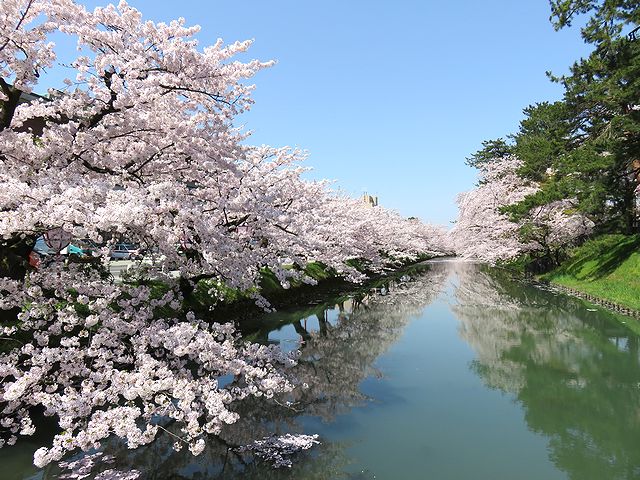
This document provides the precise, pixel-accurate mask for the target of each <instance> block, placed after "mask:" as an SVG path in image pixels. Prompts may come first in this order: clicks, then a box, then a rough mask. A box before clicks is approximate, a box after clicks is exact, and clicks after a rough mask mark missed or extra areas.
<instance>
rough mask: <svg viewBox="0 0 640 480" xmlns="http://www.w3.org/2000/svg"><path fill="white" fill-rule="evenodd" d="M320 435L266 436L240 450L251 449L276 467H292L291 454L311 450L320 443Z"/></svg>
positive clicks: (288, 434)
mask: <svg viewBox="0 0 640 480" xmlns="http://www.w3.org/2000/svg"><path fill="white" fill-rule="evenodd" d="M317 438H318V435H300V434H298V435H292V434H290V433H287V434H286V435H281V436H275V435H274V436H271V437H265V438H263V439H262V440H256V441H254V442H253V443H251V444H249V445H246V446H244V447H240V448H239V449H238V450H239V451H240V452H246V451H251V452H253V453H254V454H255V455H256V456H257V457H259V458H261V459H262V460H264V461H266V462H268V463H270V464H271V465H272V466H273V467H274V468H282V467H291V465H292V461H291V458H290V457H291V456H292V455H293V454H295V453H298V452H300V451H302V450H309V449H310V448H311V447H313V446H314V445H316V444H318V443H320V442H318V440H317Z"/></svg>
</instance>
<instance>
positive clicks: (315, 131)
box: [46, 0, 588, 224]
mask: <svg viewBox="0 0 640 480" xmlns="http://www.w3.org/2000/svg"><path fill="white" fill-rule="evenodd" d="M80 3H83V4H85V5H86V6H87V7H89V8H93V7H94V6H96V5H105V4H107V3H109V2H108V1H106V0H103V1H94V0H91V1H88V0H84V1H82V0H81V1H80ZM129 4H130V5H132V6H134V7H136V8H138V9H139V10H141V11H142V12H143V14H144V17H145V18H148V19H151V20H154V21H169V20H171V19H174V18H177V17H184V18H185V19H186V20H187V24H189V25H191V24H199V25H201V26H202V31H201V33H200V35H199V37H198V38H199V40H200V42H201V46H205V45H208V44H211V43H214V42H215V40H216V39H217V38H218V37H221V38H223V39H224V40H225V41H226V42H229V43H230V42H233V41H236V40H245V39H255V43H254V45H253V47H252V49H251V50H250V52H249V54H248V57H251V58H258V59H261V60H270V59H275V60H277V61H278V63H277V64H276V65H275V66H274V67H273V68H270V69H267V70H264V71H262V72H260V73H259V74H258V76H257V77H256V78H255V82H256V84H257V89H256V91H255V94H254V99H255V101H256V104H255V105H254V107H253V109H252V111H251V112H249V113H247V114H245V115H243V116H242V117H241V118H240V119H239V120H240V123H242V124H244V125H245V126H246V128H247V129H249V130H252V131H253V132H254V135H253V140H252V143H255V144H263V143H266V144H270V145H274V146H280V145H290V146H298V147H301V148H303V149H306V150H308V151H309V159H308V160H307V164H308V165H309V166H312V167H313V168H314V171H313V172H312V173H311V176H312V177H314V178H330V179H335V180H336V185H337V186H338V187H340V188H341V189H343V190H345V191H347V192H349V193H350V194H351V195H354V196H358V195H361V194H362V193H363V192H364V191H367V192H369V193H371V194H374V195H378V196H379V197H380V203H381V204H382V205H384V206H386V207H390V208H393V209H396V210H398V211H399V212H401V213H402V214H403V215H406V216H418V217H420V218H422V219H423V220H426V221H430V222H433V223H440V224H448V223H449V222H450V221H451V220H454V219H455V217H456V215H457V212H456V206H455V196H456V194H457V193H458V192H461V191H464V190H468V189H470V188H472V187H473V185H474V183H475V172H474V171H473V170H472V169H471V168H469V167H467V166H466V165H465V158H466V157H468V156H469V155H471V154H472V153H473V152H475V151H476V150H478V149H479V148H480V146H481V142H482V141H483V140H486V139H492V138H497V137H502V136H505V135H507V134H509V133H512V132H514V131H515V130H516V129H517V125H518V122H519V120H520V119H521V118H522V109H523V108H524V107H526V106H527V105H529V104H531V103H534V102H537V101H543V100H555V99H558V98H560V96H561V93H562V90H561V87H560V86H559V85H555V84H552V83H551V82H550V81H549V80H548V79H547V77H546V76H545V71H547V70H552V71H553V72H554V73H563V72H566V71H567V69H568V67H569V66H570V65H571V64H572V63H573V61H575V60H577V59H578V58H579V57H580V56H584V55H585V54H586V53H587V51H588V48H587V46H585V45H584V44H583V43H582V41H581V39H580V34H579V31H578V29H577V28H573V29H570V30H563V31H560V32H555V31H554V30H553V28H552V26H551V24H550V23H549V21H548V17H549V5H548V2H547V0H483V1H479V0H457V1H446V0H438V1H436V0H394V1H391V0H385V1H382V0H341V1H337V0H322V1H301V0H269V1H265V0H244V1H242V2H237V1H231V0H225V1H221V0H209V1H205V0H181V1H154V0H130V1H129ZM54 78H55V77H54ZM47 83H48V82H47ZM46 86H47V87H48V86H55V85H46Z"/></svg>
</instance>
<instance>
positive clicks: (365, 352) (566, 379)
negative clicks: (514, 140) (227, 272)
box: [0, 261, 640, 480]
mask: <svg viewBox="0 0 640 480" xmlns="http://www.w3.org/2000/svg"><path fill="white" fill-rule="evenodd" d="M409 277H411V278H410V279H409V278H407V277H404V278H392V279H388V280H387V281H386V282H384V283H380V284H378V285H375V286H374V290H369V291H360V292H351V294H346V295H339V296H336V297H333V298H330V299H326V301H325V302H323V303H321V304H318V305H309V306H307V307H305V308H302V309H289V310H286V311H281V312H275V313H272V314H269V315H266V316H264V317H263V318H261V322H260V325H261V326H262V328H259V329H257V330H255V331H254V332H253V333H249V336H251V338H252V339H253V340H254V341H261V342H264V343H278V344H280V345H281V346H282V347H283V348H285V349H287V350H292V349H300V351H301V356H300V361H299V363H298V366H297V367H295V370H294V372H293V373H294V374H295V376H296V377H297V379H298V381H299V384H300V385H301V387H300V388H297V389H296V390H295V391H294V392H293V393H292V394H291V395H290V396H289V397H288V398H286V399H281V400H287V401H290V402H293V405H294V407H293V408H285V407H283V406H282V405H279V404H278V403H275V402H273V403H271V404H267V403H266V402H264V401H263V400H260V401H252V400H249V401H245V402H244V403H242V404H240V405H238V412H239V413H240V415H241V420H239V421H238V422H237V423H236V424H234V425H231V426H229V428H227V429H225V430H224V431H223V434H222V435H221V438H220V439H219V440H215V439H212V440H211V441H210V442H209V444H208V447H207V449H206V450H205V452H204V453H203V454H201V455H200V456H199V457H195V458H194V457H192V456H191V455H190V454H189V453H188V451H181V452H174V451H173V450H172V447H171V445H172V443H173V442H172V440H171V439H170V437H169V436H167V435H165V436H163V437H161V438H159V440H158V441H156V442H155V443H154V444H153V445H151V446H148V447H144V448H140V449H137V450H128V449H127V448H126V446H124V445H122V444H119V443H117V442H112V443H111V444H110V445H108V446H106V447H105V448H104V451H105V454H108V455H112V456H113V457H115V461H114V463H113V465H110V466H109V468H114V469H118V470H120V471H123V472H126V471H129V470H132V469H136V470H138V471H140V472H142V476H141V478H143V479H148V480H169V479H176V480H183V479H190V480H199V479H216V478H220V479H222V478H224V479H240V478H242V479H254V478H255V479H293V478H304V479H327V480H328V479H370V478H386V477H384V476H381V475H380V473H379V470H380V465H381V464H383V463H384V462H385V461H388V462H392V461H396V460H394V458H397V455H398V452H402V451H409V450H410V449H411V448H414V447H415V445H412V443H414V444H419V445H420V448H422V450H420V451H423V452H431V453H430V454H429V455H427V456H425V455H424V454H422V455H417V454H416V455H413V456H411V455H410V456H409V457H408V458H410V459H411V460H410V461H413V462H414V463H415V465H408V464H403V465H402V469H401V470H400V469H398V470H396V472H397V475H395V476H394V478H417V477H415V475H416V474H417V473H416V472H423V470H421V469H423V468H424V467H423V466H424V465H425V462H427V463H426V465H428V466H431V467H433V469H434V470H432V471H429V475H431V477H429V478H460V479H461V480H464V479H473V480H477V479H478V478H516V477H513V476H511V477H500V476H495V475H494V476H489V474H488V473H486V472H485V471H484V470H482V469H483V468H489V467H490V466H491V465H492V464H495V463H498V462H501V461H506V460H508V459H507V458H505V455H504V454H503V453H502V452H498V451H488V452H487V455H489V457H488V458H484V459H482V462H480V463H478V464H474V463H473V462H474V461H475V460H474V459H475V457H474V456H473V454H472V453H473V450H477V449H478V448H479V447H481V445H478V444H477V443H476V444H473V442H472V441H470V442H469V443H465V444H461V443H455V442H454V443H453V444H452V445H455V446H452V447H451V448H450V450H455V452H451V451H447V452H446V453H447V455H448V456H450V457H451V458H452V459H454V460H451V461H449V462H448V463H447V461H445V460H442V459H441V458H439V457H441V456H442V455H441V454H439V453H438V452H439V450H438V447H439V446H441V445H446V441H447V437H446V435H440V436H438V434H437V431H436V427H437V425H436V424H435V421H434V420H433V419H434V418H435V417H424V418H423V417H419V414H417V413H416V412H425V411H427V412H428V411H429V410H424V408H423V409H422V410H420V409H418V410H416V408H418V407H419V408H422V407H420V406H421V405H423V404H425V403H427V401H428V400H429V399H428V398H425V395H426V394H425V392H429V395H433V396H435V397H437V396H440V397H442V398H441V399H440V400H439V401H440V402H441V403H442V404H443V405H447V404H456V402H458V403H459V402H460V399H459V398H454V396H456V395H458V396H459V393H460V390H459V389H458V390H456V389H455V387H456V385H453V387H454V388H453V389H452V390H451V392H447V390H446V386H447V385H449V384H450V383H451V382H453V380H451V379H457V378H462V377H455V375H454V374H453V373H451V374H450V373H449V370H448V369H450V368H452V367H450V366H449V365H447V364H446V362H447V361H449V362H450V363H455V358H454V359H453V360H451V358H452V357H451V356H446V355H451V353H450V352H452V351H455V352H458V351H459V350H456V349H460V348H462V347H460V345H462V346H463V347H464V349H467V350H468V349H469V348H470V349H471V351H472V355H471V356H470V357H469V358H470V360H468V359H466V358H465V359H464V360H463V361H462V362H463V363H462V371H463V372H466V374H467V375H468V376H470V377H471V378H472V379H475V381H476V382H477V383H479V384H481V385H482V388H483V389H484V391H485V392H491V391H499V392H503V393H504V394H505V395H507V396H509V398H512V399H513V401H515V402H516V404H517V405H519V408H520V410H521V414H520V415H519V416H518V418H519V420H510V421H520V422H521V425H519V426H518V427H521V428H522V430H524V431H525V432H533V433H532V435H536V436H537V437H539V438H541V439H542V440H543V442H544V443H545V444H546V446H547V448H546V452H547V453H548V456H547V458H544V459H537V458H533V455H531V458H528V457H527V455H528V452H527V451H526V449H527V448H528V447H527V446H526V445H524V444H523V445H522V446H519V445H518V443H517V440H511V439H510V438H504V439H502V440H504V441H506V442H507V443H511V444H512V447H513V448H514V449H518V448H520V449H521V450H523V452H520V453H521V454H522V455H523V458H528V461H530V462H532V465H533V463H534V462H542V461H544V462H548V463H550V465H551V467H550V468H554V469H555V470H554V472H555V474H556V476H555V477H553V478H570V479H575V480H578V479H579V480H585V479H594V480H595V479H597V480H602V479H608V480H617V479H625V480H630V479H636V478H640V468H639V466H640V450H639V449H637V445H636V442H637V440H638V438H640V360H639V342H638V337H637V336H636V335H635V334H633V333H632V332H631V331H629V330H627V329H625V328H624V326H623V325H621V324H620V323H619V322H618V321H616V320H615V319H614V317H613V315H612V314H609V313H607V312H604V311H600V310H598V311H592V310H593V309H590V308H587V307H586V306H585V304H584V303H583V302H582V301H580V300H577V299H574V298H571V297H568V296H565V295H561V294H558V293H557V292H553V291H550V290H545V289H543V288H540V287H539V286H534V285H531V284H528V283H526V282H524V281H521V280H517V279H514V278H512V277H511V276H510V275H509V274H508V273H507V272H505V271H501V270H497V269H490V268H486V267H484V266H481V265H476V264H471V263H464V262H446V261H437V262H429V263H428V264H427V265H424V266H421V267H420V268H419V269H415V270H414V271H412V272H411V273H410V275H409ZM436 299H437V300H438V301H437V302H435V303H434V300H436ZM425 312H430V313H428V314H427V313H425ZM417 319H419V320H420V322H417V321H416V322H414V320H417ZM414 324H419V326H420V328H428V329H430V330H418V329H416V328H413V327H414ZM433 325H435V326H433ZM436 327H437V328H436ZM450 327H453V331H454V336H453V339H451V338H449V337H445V335H444V333H443V332H445V333H446V331H448V330H447V329H449V328H450ZM443 329H444V330H443ZM425 331H427V332H428V334H429V335H431V338H429V339H427V338H424V339H423V338H407V336H408V335H409V336H410V335H416V334H417V333H416V332H425ZM407 332H411V333H407ZM421 334H424V333H421ZM439 335H440V336H439ZM412 340H413V341H415V343H416V344H417V346H415V350H411V351H409V350H410V349H411V348H412V347H411V345H412V343H411V341H412ZM426 340H430V342H431V343H429V342H427V341H426ZM447 342H452V343H447ZM427 346H430V347H429V348H431V349H435V350H437V352H435V353H433V352H428V351H425V350H427V349H428V348H427ZM440 350H441V351H442V354H440V353H439V352H440ZM460 351H462V350H460ZM426 354H429V355H431V357H420V356H419V355H426ZM411 355H414V356H413V357H412V356H411ZM416 355H418V356H416ZM438 355H441V356H438ZM381 358H384V359H385V360H384V362H386V363H385V365H387V367H389V366H391V367H393V368H390V369H389V368H387V369H382V370H384V371H382V370H381V367H380V359H381ZM424 358H436V359H437V360H441V361H442V363H440V364H438V366H437V368H434V369H433V370H432V371H431V373H430V375H432V376H424V377H417V376H416V377H415V379H414V378H413V377H412V376H411V375H412V374H411V375H409V374H407V372H408V371H414V370H415V369H416V368H418V367H420V368H422V367H428V365H420V364H416V361H423V360H424ZM444 359H447V360H444ZM464 362H466V363H464ZM389 372H391V373H389ZM399 372H403V373H402V375H405V376H403V377H402V379H403V381H405V382H409V383H408V384H406V383H404V384H403V383H402V382H399V380H398V377H400V376H402V375H401V373H399ZM452 372H453V370H452ZM425 375H426V374H425ZM438 375H440V376H438ZM441 377H442V378H444V379H445V380H446V381H445V382H444V383H440V384H438V385H439V386H438V387H437V388H435V387H434V388H431V387H430V386H429V384H428V382H429V381H437V380H439V379H440V378H441ZM407 379H408V380H407ZM463 380H465V381H467V380H466V379H464V378H463ZM478 380H479V381H478ZM375 382H378V383H379V384H380V385H381V386H378V387H376V388H377V389H376V388H373V387H372V388H369V387H370V385H371V384H372V383H375ZM447 382H448V383H447ZM302 385H306V386H305V387H304V388H302ZM420 388H422V389H420ZM425 389H426V390H425ZM465 392H468V393H467V394H468V398H465V399H463V400H464V402H468V405H473V404H474V403H481V402H487V401H491V402H499V401H500V398H498V399H497V400H496V399H494V398H493V397H487V396H486V395H484V396H482V395H480V394H479V393H478V392H476V391H475V390H465ZM412 395H413V396H412ZM447 395H450V397H447ZM498 397H500V396H498ZM487 398H489V400H487ZM436 400H437V399H436ZM280 403H282V402H280ZM416 405H417V406H418V407H416ZM433 405H436V404H433ZM433 405H432V407H430V408H431V410H434V409H435V407H434V406H433ZM501 405H502V404H501V403H497V406H496V408H495V409H496V410H497V411H498V412H500V411H501V410H500V409H501V408H503V407H502V406H501ZM436 406H437V405H436ZM483 408H484V407H483ZM412 409H413V410H412ZM466 410H469V409H468V408H466ZM388 411H392V412H394V413H392V415H396V416H394V417H385V415H389V413H388ZM463 411H464V410H463ZM367 415H368V416H367ZM434 415H435V414H434ZM376 416H378V417H379V418H382V420H379V421H380V423H381V424H383V425H386V423H385V422H387V419H388V418H392V420H393V422H395V423H396V424H398V425H403V424H406V425H412V424H416V423H420V422H428V421H433V422H434V423H431V424H430V423H425V424H424V425H420V428H419V431H420V432H421V433H420V435H421V437H420V438H418V439H411V438H408V437H407V434H406V432H404V431H402V429H400V430H401V432H400V434H399V435H400V436H399V437H397V438H399V439H400V440H396V437H393V436H392V435H393V432H391V431H390V432H389V433H380V434H379V435H378V436H383V437H384V435H389V437H388V439H387V438H371V437H363V435H367V434H366V433H362V432H367V430H366V427H367V425H368V424H369V423H371V422H374V421H378V420H376ZM429 418H431V420H428V419H429ZM425 419H427V420H425ZM403 422H404V423H403ZM442 422H443V425H445V430H451V431H454V432H457V431H460V432H461V435H462V437H461V438H465V437H469V438H480V437H482V435H483V432H482V431H480V432H477V431H472V430H473V429H474V428H476V429H478V428H481V427H482V424H481V423H479V425H480V426H477V425H476V423H478V422H475V423H474V422H470V421H469V420H468V419H467V420H465V419H464V418H455V417H452V418H446V419H444V420H442ZM482 428H484V427H482ZM465 429H466V430H468V432H467V431H466V430H465ZM316 431H317V432H319V433H320V434H321V438H320V440H321V441H322V444H321V445H319V446H317V447H315V448H314V449H312V450H310V451H309V452H305V453H304V454H302V455H301V456H299V457H298V458H297V460H296V461H295V462H294V465H293V466H292V467H291V469H280V470H273V469H271V468H269V467H268V466H266V465H264V464H262V463H261V462H256V461H253V460H252V459H251V458H249V457H243V456H241V455H240V454H237V453H233V451H232V450H229V446H231V445H240V444H244V443H247V442H249V441H250V440H252V439H254V438H260V437H262V436H267V435H270V434H273V433H274V432H275V433H286V432H301V433H315V432H316ZM474 435H475V436H476V437H474ZM505 435H507V434H505ZM478 436H479V437H478ZM518 438H520V437H518ZM402 439H404V440H402ZM402 441H405V442H406V444H403V443H402ZM355 447H358V448H359V449H360V450H358V449H357V448H355ZM35 448H36V446H35V445H33V444H32V445H31V446H29V445H28V444H25V443H23V444H22V446H20V444H19V445H18V446H16V447H14V448H12V449H2V450H0V462H1V463H2V465H3V469H4V470H5V472H6V471H7V468H8V469H9V471H10V474H9V475H8V476H1V475H0V477H1V478H3V479H5V478H6V479H7V480H11V479H14V478H15V479H27V478H33V479H36V478H37V479H41V480H49V479H54V478H58V471H57V470H56V469H54V468H51V469H49V470H47V471H44V472H43V471H40V472H37V471H36V470H35V469H34V468H33V467H30V466H29V465H27V464H26V463H25V462H26V460H25V459H26V458H29V463H30V455H32V453H33V450H34V449H35ZM354 448H355V450H354ZM380 448H381V449H382V452H383V453H381V451H380V450H376V449H380ZM447 448H448V447H447ZM355 451H358V452H364V453H361V454H360V457H359V458H358V459H356V458H355V457H354V455H355V453H354V452H355ZM394 452H395V453H394ZM387 454H388V458H386V459H385V458H384V457H385V456H387ZM381 457H382V458H381ZM12 459H13V460H12ZM381 462H382V463H381ZM438 462H441V463H442V464H443V465H444V466H443V467H442V470H439V471H438V470H437V469H436V468H439V467H437V465H439V463H438ZM452 462H454V463H455V462H457V463H459V464H464V463H465V462H470V465H469V469H468V470H465V472H469V473H468V474H466V473H465V475H462V476H460V475H452V474H451V471H452V470H451V464H452ZM529 467H530V465H521V466H517V468H520V469H521V471H522V472H523V475H524V473H526V470H527V469H528V468H529ZM447 469H449V470H447ZM487 471H488V470H487ZM401 472H413V473H405V474H404V475H405V476H402V474H401ZM483 472H484V473H483ZM423 473H424V472H423ZM407 475H409V476H407ZM483 475H484V476H483ZM427 476H428V475H426V473H425V474H424V475H422V477H423V478H426V477H427ZM522 478H533V477H532V476H531V474H529V475H528V476H523V477H522Z"/></svg>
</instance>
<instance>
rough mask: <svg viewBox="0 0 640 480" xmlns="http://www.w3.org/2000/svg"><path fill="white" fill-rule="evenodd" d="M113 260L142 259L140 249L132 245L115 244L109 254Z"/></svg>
mask: <svg viewBox="0 0 640 480" xmlns="http://www.w3.org/2000/svg"><path fill="white" fill-rule="evenodd" d="M110 255H111V258H112V259H114V260H135V259H138V258H142V254H141V253H140V247H138V246H137V245H134V244H133V243H116V244H115V245H114V246H113V248H112V249H111V252H110Z"/></svg>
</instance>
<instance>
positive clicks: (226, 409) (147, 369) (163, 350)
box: [0, 265, 295, 466]
mask: <svg viewBox="0 0 640 480" xmlns="http://www.w3.org/2000/svg"><path fill="white" fill-rule="evenodd" d="M78 279H81V280H82V282H81V283H74V289H73V290H70V289H69V288H68V286H69V285H70V284H71V282H72V281H76V282H77V280H78ZM108 287H109V288H107V286H106V285H105V284H104V283H103V282H101V281H100V280H99V279H98V278H97V275H96V274H93V276H92V275H91V273H90V272H89V273H87V272H86V271H83V270H82V269H81V268H79V267H76V268H69V267H63V266H59V265H53V266H51V267H50V269H49V270H48V271H47V272H38V273H33V274H32V275H30V276H29V278H28V280H26V281H25V282H24V283H20V282H19V281H12V280H7V279H4V280H2V284H1V285H0V289H1V290H2V291H4V292H13V294H12V295H10V296H9V295H4V296H3V297H2V298H3V304H2V307H3V308H8V307H14V306H21V307H22V308H23V311H22V312H21V313H20V314H19V322H20V327H19V329H18V331H17V332H16V333H15V334H14V336H13V337H12V338H15V341H16V342H17V343H21V346H20V347H18V348H14V349H13V350H11V351H10V352H9V353H3V354H1V355H0V377H1V378H2V379H3V381H2V385H1V386H0V408H1V412H2V413H1V420H0V425H1V428H0V435H2V439H3V441H6V442H7V443H9V444H12V443H14V442H15V441H16V437H17V436H18V435H30V434H32V433H33V432H34V430H35V429H34V426H33V423H32V420H31V417H30V414H29V408H30V407H32V406H36V405H40V406H42V407H44V408H45V414H46V415H55V416H57V418H58V421H59V425H60V427H61V428H62V429H63V432H62V433H60V434H58V435H56V437H55V439H54V441H53V445H52V447H51V448H45V447H43V448H41V449H39V450H38V451H37V452H36V454H35V457H34V462H35V464H36V465H38V466H43V465H46V464H47V463H49V462H51V461H58V460H60V459H62V457H63V456H64V455H65V454H66V453H67V452H69V451H73V450H75V449H81V450H83V451H87V450H91V449H95V448H98V447H100V444H101V442H102V441H103V440H104V439H106V438H108V437H110V436H112V435H115V436H117V437H120V438H122V439H124V440H125V441H126V442H127V445H128V446H129V448H136V447H137V446H139V445H143V444H147V443H149V442H151V441H152V440H153V439H154V438H155V437H156V435H157V434H158V432H159V430H161V429H162V426H161V425H160V423H159V419H161V418H170V419H172V420H173V421H174V422H176V423H177V424H179V425H180V432H181V435H180V437H179V439H178V440H179V442H178V443H179V444H188V446H189V449H190V450H191V452H192V453H193V454H194V455H197V454H199V453H200V452H201V451H202V450H203V448H204V438H205V437H206V435H207V434H214V435H215V434H218V433H220V431H221V429H222V427H223V426H224V425H225V424H232V423H234V422H235V421H236V420H237V414H236V413H235V412H234V411H233V410H232V409H231V408H230V406H231V405H232V403H233V402H234V401H237V400H241V399H243V398H246V397H247V396H256V397H262V396H264V397H267V398H270V397H273V396H274V395H275V394H278V393H282V392H286V391H290V390H291V389H292V388H293V385H292V384H291V382H290V381H289V380H288V379H287V378H286V376H285V374H284V372H283V369H285V368H287V367H290V366H292V365H294V364H295V358H294V357H293V356H288V355H285V354H283V352H282V351H281V350H280V349H278V348H276V347H274V346H264V345H257V344H251V343H244V342H241V341H240V340H239V338H238V336H237V335H236V333H235V331H234V329H233V326H232V325H229V324H225V325H220V324H208V323H205V322H202V321H200V320H198V319H197V318H195V316H194V315H193V314H192V313H190V314H187V319H186V321H185V320H182V319H180V318H177V317H176V318H172V317H171V316H169V315H167V316H164V317H162V316H159V315H158V313H157V312H158V311H159V310H162V309H165V310H166V309H169V310H170V309H171V304H172V303H174V302H176V300H179V297H178V296H177V295H176V294H175V293H174V292H172V291H168V292H167V293H165V294H164V295H162V296H161V297H159V298H153V297H152V295H151V290H150V288H148V287H131V286H126V285H118V286H116V285H109V286H108ZM45 291H46V292H49V295H48V296H47V295H43V292H45ZM25 305H28V307H25ZM20 332H28V333H29V334H30V336H31V337H32V339H31V340H28V341H27V340H25V336H24V335H20V334H19V333H20ZM224 375H231V376H233V378H234V381H233V382H232V383H231V384H230V385H227V386H226V387H225V388H220V387H219V386H218V378H220V377H221V376H224Z"/></svg>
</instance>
